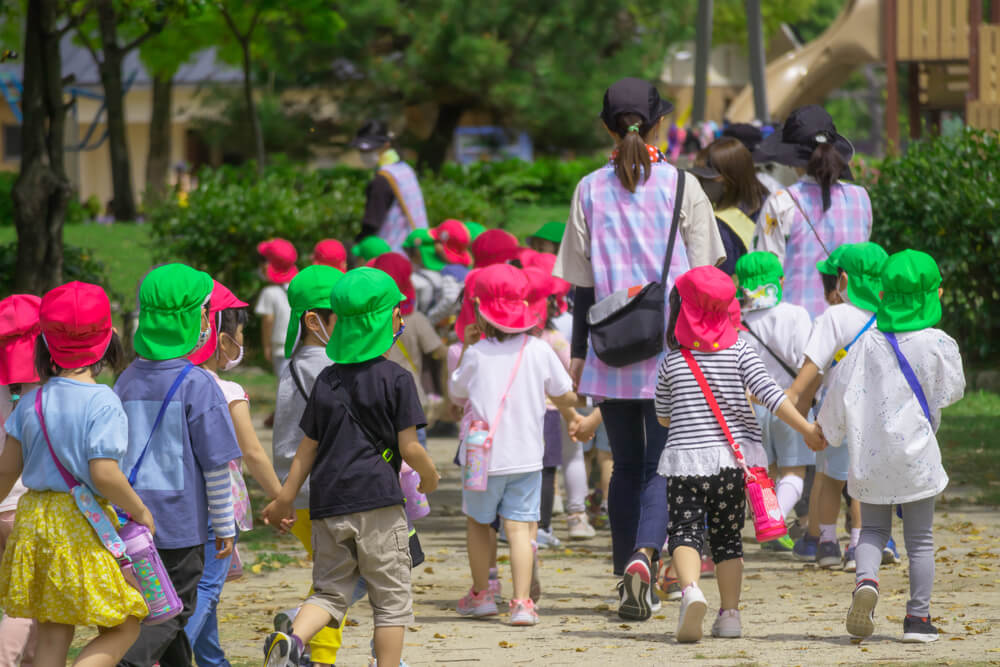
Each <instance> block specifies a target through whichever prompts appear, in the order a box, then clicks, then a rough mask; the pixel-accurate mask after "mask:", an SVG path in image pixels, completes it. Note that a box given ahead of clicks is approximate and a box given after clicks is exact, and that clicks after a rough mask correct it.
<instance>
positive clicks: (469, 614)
mask: <svg viewBox="0 0 1000 667" xmlns="http://www.w3.org/2000/svg"><path fill="white" fill-rule="evenodd" d="M499 613H500V610H499V609H497V606H496V605H493V606H492V607H486V608H485V609H468V610H466V611H462V610H459V611H458V614H459V616H464V617H465V618H486V617H487V616H496V615H497V614H499Z"/></svg>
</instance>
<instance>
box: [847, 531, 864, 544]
mask: <svg viewBox="0 0 1000 667" xmlns="http://www.w3.org/2000/svg"><path fill="white" fill-rule="evenodd" d="M860 539H861V529H860V528H851V542H850V544H848V545H847V546H848V547H856V546H858V541H859V540H860Z"/></svg>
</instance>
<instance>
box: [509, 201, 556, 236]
mask: <svg viewBox="0 0 1000 667" xmlns="http://www.w3.org/2000/svg"><path fill="white" fill-rule="evenodd" d="M568 217H569V204H566V205H565V206H518V207H517V208H515V209H514V211H513V212H512V213H511V215H510V219H509V220H508V221H507V225H506V229H507V231H508V232H510V233H511V234H513V235H514V236H516V237H517V238H519V239H521V240H522V241H523V240H524V237H526V236H529V235H530V234H533V233H534V232H535V231H537V230H538V228H539V227H541V226H542V225H544V224H545V223H546V222H552V221H553V220H555V221H558V222H566V218H568Z"/></svg>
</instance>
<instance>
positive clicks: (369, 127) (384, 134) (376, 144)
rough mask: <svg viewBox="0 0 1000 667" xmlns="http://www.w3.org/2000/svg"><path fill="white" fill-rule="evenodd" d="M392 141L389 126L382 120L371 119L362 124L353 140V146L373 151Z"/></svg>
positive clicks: (361, 149)
mask: <svg viewBox="0 0 1000 667" xmlns="http://www.w3.org/2000/svg"><path fill="white" fill-rule="evenodd" d="M390 141H392V132H390V131H389V126H388V125H386V123H385V122H384V121H381V120H370V121H368V122H367V123H365V124H364V125H362V126H361V129H360V130H358V133H357V134H356V135H355V136H354V139H352V140H351V146H353V147H354V148H357V149H358V150H360V151H372V150H375V149H376V148H381V147H382V146H384V145H386V144H387V143H389V142H390Z"/></svg>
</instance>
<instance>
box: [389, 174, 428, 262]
mask: <svg viewBox="0 0 1000 667" xmlns="http://www.w3.org/2000/svg"><path fill="white" fill-rule="evenodd" d="M379 171H380V172H383V173H384V175H386V176H388V178H389V183H390V184H392V186H393V187H392V191H393V192H394V193H395V194H396V201H394V202H393V203H392V207H390V208H389V212H388V213H387V214H386V216H385V222H384V223H383V224H382V226H381V227H380V228H379V231H378V235H379V237H381V238H383V239H385V242H386V243H388V244H389V247H391V248H392V249H393V250H394V251H396V252H398V251H399V250H400V249H402V247H403V241H405V240H406V237H407V236H409V234H410V232H411V231H413V230H414V229H420V228H423V227H427V209H426V208H425V207H424V195H423V193H422V192H421V191H420V183H418V182H417V173H416V172H415V171H413V167H411V166H410V165H408V164H406V163H405V162H403V161H399V162H394V163H393V164H390V165H386V166H385V167H382V168H381V169H380V170H379ZM400 200H402V203H403V204H405V205H406V210H407V211H409V212H410V217H411V218H412V219H413V225H412V226H411V225H410V220H409V219H408V218H407V217H406V213H404V212H403V207H402V206H401V205H400Z"/></svg>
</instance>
